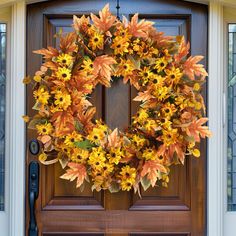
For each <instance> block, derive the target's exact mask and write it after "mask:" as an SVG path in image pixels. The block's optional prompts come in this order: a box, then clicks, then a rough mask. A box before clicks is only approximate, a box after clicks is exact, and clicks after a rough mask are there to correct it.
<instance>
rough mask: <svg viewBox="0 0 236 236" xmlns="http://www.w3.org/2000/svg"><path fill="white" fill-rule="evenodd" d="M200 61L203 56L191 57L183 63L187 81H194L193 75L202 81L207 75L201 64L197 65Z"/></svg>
mask: <svg viewBox="0 0 236 236" xmlns="http://www.w3.org/2000/svg"><path fill="white" fill-rule="evenodd" d="M202 59H203V56H194V57H192V56H191V57H189V58H188V59H187V60H186V62H185V63H184V73H185V74H186V75H187V76H188V77H189V79H191V80H194V79H195V75H196V76H200V77H201V79H204V78H205V77H206V76H207V75H208V74H207V72H206V70H205V69H204V66H203V65H202V64H197V63H198V62H199V61H201V60H202Z"/></svg>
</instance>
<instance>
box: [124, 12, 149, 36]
mask: <svg viewBox="0 0 236 236" xmlns="http://www.w3.org/2000/svg"><path fill="white" fill-rule="evenodd" d="M153 24H154V22H151V21H146V20H144V19H142V20H141V21H139V22H138V13H136V14H135V15H134V16H133V17H132V19H131V21H130V23H129V25H128V30H129V32H130V34H132V35H133V36H134V37H142V38H146V37H147V36H148V32H149V30H150V29H152V25H153Z"/></svg>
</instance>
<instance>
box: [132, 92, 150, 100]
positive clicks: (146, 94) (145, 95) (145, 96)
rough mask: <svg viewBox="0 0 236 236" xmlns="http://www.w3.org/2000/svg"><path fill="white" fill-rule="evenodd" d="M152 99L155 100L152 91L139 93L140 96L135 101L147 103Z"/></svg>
mask: <svg viewBox="0 0 236 236" xmlns="http://www.w3.org/2000/svg"><path fill="white" fill-rule="evenodd" d="M151 98H154V96H152V95H151V94H150V91H148V90H146V91H144V92H139V93H138V96H136V97H135V98H134V99H133V100H134V101H137V102H141V101H143V102H145V101H148V100H150V99H151Z"/></svg>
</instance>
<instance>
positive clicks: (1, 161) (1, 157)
mask: <svg viewBox="0 0 236 236" xmlns="http://www.w3.org/2000/svg"><path fill="white" fill-rule="evenodd" d="M5 105H6V24H1V23H0V211H4V195H5V193H4V192H5V191H4V190H5Z"/></svg>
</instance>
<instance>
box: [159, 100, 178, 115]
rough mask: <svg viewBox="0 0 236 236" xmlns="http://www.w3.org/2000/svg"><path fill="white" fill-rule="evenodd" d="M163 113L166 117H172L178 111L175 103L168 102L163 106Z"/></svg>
mask: <svg viewBox="0 0 236 236" xmlns="http://www.w3.org/2000/svg"><path fill="white" fill-rule="evenodd" d="M161 111H162V114H163V115H164V116H166V117H171V116H172V115H173V114H174V113H175V112H176V107H175V105H174V104H170V103H169V102H167V103H166V104H165V105H164V106H163V107H162V108H161Z"/></svg>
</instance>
